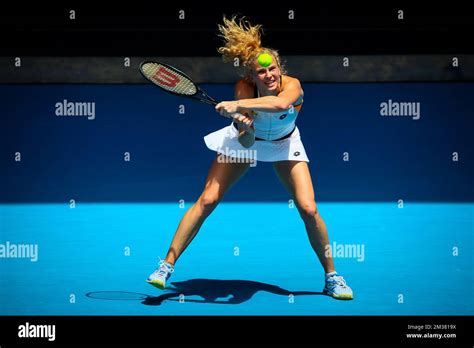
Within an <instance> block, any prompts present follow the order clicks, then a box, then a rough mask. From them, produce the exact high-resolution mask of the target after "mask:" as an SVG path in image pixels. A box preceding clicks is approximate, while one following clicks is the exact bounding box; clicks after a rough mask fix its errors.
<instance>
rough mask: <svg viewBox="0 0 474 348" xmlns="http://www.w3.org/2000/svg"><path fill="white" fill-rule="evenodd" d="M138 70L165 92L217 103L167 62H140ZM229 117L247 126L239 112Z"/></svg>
mask: <svg viewBox="0 0 474 348" xmlns="http://www.w3.org/2000/svg"><path fill="white" fill-rule="evenodd" d="M140 72H141V73H142V75H143V77H145V78H146V79H147V80H148V81H150V82H152V83H153V84H155V85H156V86H158V87H160V88H161V89H163V90H165V91H166V92H169V93H172V94H174V95H178V96H181V97H187V98H191V99H195V100H199V101H200V102H203V103H206V104H210V105H214V106H215V105H217V104H219V101H217V100H215V99H214V98H212V97H211V96H209V95H208V94H207V93H206V92H204V91H203V90H202V89H201V88H200V87H199V86H198V85H197V84H196V83H194V82H193V80H191V78H190V77H189V76H187V75H186V74H185V73H183V72H182V71H180V70H178V69H176V68H174V67H172V66H170V65H168V64H164V63H159V62H152V61H146V62H143V63H141V64H140ZM230 117H231V118H233V119H234V120H236V121H237V122H239V123H242V124H243V125H244V126H247V127H248V126H249V125H247V124H245V122H242V120H241V118H245V119H246V117H245V116H243V115H242V114H240V113H235V114H232V115H230Z"/></svg>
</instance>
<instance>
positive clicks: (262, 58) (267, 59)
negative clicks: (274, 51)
mask: <svg viewBox="0 0 474 348" xmlns="http://www.w3.org/2000/svg"><path fill="white" fill-rule="evenodd" d="M257 60H258V64H260V65H261V66H262V67H264V68H266V67H268V66H270V64H272V62H273V58H272V56H271V55H269V54H268V53H262V54H261V55H259V56H258V59H257Z"/></svg>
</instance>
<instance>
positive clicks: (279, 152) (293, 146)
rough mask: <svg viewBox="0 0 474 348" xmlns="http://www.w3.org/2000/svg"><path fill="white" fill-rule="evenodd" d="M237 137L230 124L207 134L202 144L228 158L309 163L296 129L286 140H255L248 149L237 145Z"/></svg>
mask: <svg viewBox="0 0 474 348" xmlns="http://www.w3.org/2000/svg"><path fill="white" fill-rule="evenodd" d="M238 136H239V133H238V130H237V129H236V128H235V127H234V126H233V125H232V124H231V125H230V126H227V127H224V128H221V129H219V130H217V131H215V132H212V133H209V134H208V135H206V136H205V137H204V142H205V143H206V146H207V147H208V148H209V149H210V150H213V151H216V152H218V153H221V154H223V155H226V156H229V157H235V158H245V159H251V160H257V161H262V162H276V161H287V160H290V161H304V162H309V159H308V156H307V155H306V151H305V149H304V146H303V143H302V141H301V136H300V132H299V130H298V127H296V128H295V130H294V131H293V133H292V134H291V135H290V136H289V137H288V138H286V139H283V140H278V141H265V140H256V141H255V143H254V144H253V145H252V146H251V147H249V148H245V147H243V146H242V145H241V144H240V143H239V139H238Z"/></svg>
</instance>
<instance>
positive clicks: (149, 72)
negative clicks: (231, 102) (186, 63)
mask: <svg viewBox="0 0 474 348" xmlns="http://www.w3.org/2000/svg"><path fill="white" fill-rule="evenodd" d="M140 72H141V74H142V75H143V77H145V78H146V79H147V80H148V81H150V82H151V83H153V84H155V85H156V86H158V87H160V88H161V89H163V90H165V91H166V92H169V93H172V94H175V95H178V96H183V97H190V98H195V99H198V100H200V101H202V102H204V103H207V104H212V105H216V104H218V101H216V100H215V99H214V98H211V97H210V96H209V95H207V93H205V92H204V91H203V90H202V89H201V88H199V86H198V85H197V84H195V83H194V81H193V80H192V79H191V78H190V77H189V76H187V75H186V74H185V73H184V72H182V71H181V70H178V69H176V68H175V67H172V66H171V65H168V64H165V63H160V62H156V61H144V62H142V63H141V64H140Z"/></svg>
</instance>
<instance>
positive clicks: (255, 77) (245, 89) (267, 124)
mask: <svg viewBox="0 0 474 348" xmlns="http://www.w3.org/2000/svg"><path fill="white" fill-rule="evenodd" d="M219 31H220V33H221V36H222V37H223V39H224V45H223V46H222V47H220V48H219V50H218V51H219V53H221V54H222V56H223V58H224V60H227V61H229V60H231V61H234V60H235V59H236V58H237V59H238V60H239V61H240V62H241V64H242V65H243V66H244V68H245V70H246V72H247V74H246V76H245V77H244V78H242V79H240V80H239V81H238V82H237V83H236V85H235V100H233V101H223V102H221V103H219V104H217V105H216V107H215V108H216V111H217V112H218V113H219V114H221V115H222V116H226V117H231V118H232V119H233V121H232V123H231V124H230V125H229V126H227V127H224V128H222V129H220V130H218V131H216V132H213V133H210V134H208V135H207V136H205V137H204V140H205V143H206V145H207V147H208V148H209V149H211V150H213V151H216V152H217V156H216V158H215V159H214V161H213V163H212V165H211V168H210V170H209V173H208V176H207V179H206V183H205V187H204V190H203V192H202V194H201V195H200V197H199V198H198V200H197V202H196V203H195V204H194V205H193V206H192V207H191V208H189V210H188V211H187V212H186V214H185V215H184V217H183V218H182V220H181V222H180V223H179V226H178V228H177V231H176V233H175V235H174V238H173V240H172V242H171V246H170V248H169V250H168V253H167V255H166V258H165V259H164V260H161V261H160V264H159V267H158V269H157V270H156V271H155V272H153V273H152V274H151V275H150V276H149V277H148V279H147V281H148V282H149V283H150V284H152V285H154V286H156V287H158V288H160V289H164V288H165V287H166V282H167V281H168V279H169V277H170V276H171V273H172V272H173V271H174V265H175V263H176V261H177V260H178V258H179V257H180V255H181V254H182V253H183V251H184V250H185V249H186V247H187V246H188V245H189V244H190V243H191V241H192V240H193V238H194V237H195V236H196V234H197V233H198V231H199V229H200V227H201V226H202V224H203V223H204V221H205V220H206V218H207V217H208V216H209V215H210V214H211V212H212V211H213V210H214V209H215V208H216V206H217V204H218V203H219V202H220V201H221V200H222V198H223V196H224V194H225V193H226V192H227V191H228V190H229V189H230V187H231V186H232V185H234V184H235V183H236V182H237V181H238V180H239V178H241V177H242V176H243V175H244V173H245V172H246V171H247V170H248V169H249V166H250V165H251V163H252V161H253V160H255V159H254V158H251V156H247V155H246V153H247V152H246V151H244V150H246V149H247V150H250V149H251V150H255V151H252V152H250V151H248V153H256V154H257V160H259V161H264V162H273V167H274V169H275V172H276V174H277V175H278V177H279V179H280V180H281V182H282V183H283V185H284V186H285V187H286V189H287V190H288V191H289V193H290V194H291V195H292V197H293V198H294V201H295V203H296V206H297V208H298V211H299V214H300V216H301V218H302V219H303V221H304V224H305V227H306V231H307V234H308V237H309V241H310V244H311V247H312V248H313V249H314V251H315V253H316V255H317V257H318V258H319V261H320V263H321V264H322V266H323V268H324V271H325V287H324V290H323V292H324V293H326V294H327V295H329V296H332V297H333V298H336V299H352V298H353V293H352V290H351V288H350V287H349V286H348V285H347V284H346V281H345V280H344V278H343V277H342V276H341V275H339V274H338V273H337V272H336V270H335V268H334V262H333V258H332V256H331V255H330V253H326V248H325V247H326V246H328V245H330V244H329V238H328V233H327V229H326V225H325V223H324V221H323V219H322V218H321V216H320V214H319V213H318V210H317V208H316V202H315V198H314V189H313V184H312V180H311V175H310V172H309V168H308V164H307V162H309V160H308V157H307V155H306V152H305V149H304V146H303V143H302V141H301V137H300V132H299V130H298V127H297V126H296V125H295V121H296V118H297V116H298V113H299V112H300V110H301V107H302V104H303V89H302V87H301V84H300V82H299V81H298V79H296V78H294V77H290V76H288V75H286V73H285V71H284V68H283V66H282V64H281V62H280V57H279V55H278V52H277V51H275V50H273V49H269V48H264V47H262V46H261V26H260V25H252V24H251V23H249V22H248V21H246V20H244V19H240V20H237V19H236V18H235V17H234V18H232V19H227V18H224V24H223V25H219ZM231 150H233V151H232V152H231ZM229 153H234V154H239V155H241V158H239V159H238V160H236V158H231V157H229V156H226V155H225V154H227V155H228V154H229Z"/></svg>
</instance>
